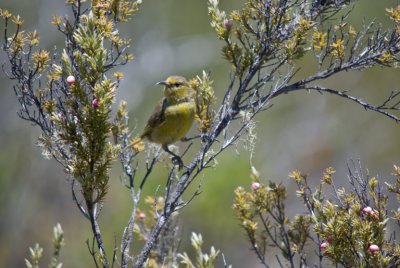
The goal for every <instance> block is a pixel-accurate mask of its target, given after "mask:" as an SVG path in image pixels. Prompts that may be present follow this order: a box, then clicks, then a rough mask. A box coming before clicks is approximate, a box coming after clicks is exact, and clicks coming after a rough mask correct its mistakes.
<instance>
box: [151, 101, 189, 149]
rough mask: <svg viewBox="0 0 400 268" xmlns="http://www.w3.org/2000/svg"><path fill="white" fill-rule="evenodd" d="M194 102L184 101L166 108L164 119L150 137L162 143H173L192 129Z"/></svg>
mask: <svg viewBox="0 0 400 268" xmlns="http://www.w3.org/2000/svg"><path fill="white" fill-rule="evenodd" d="M195 108H196V107H195V104H194V102H183V103H179V104H175V105H170V106H168V107H166V108H165V111H164V121H163V122H162V124H160V125H158V126H155V127H154V129H153V131H152V132H151V134H150V137H149V139H150V140H151V141H152V142H156V143H160V144H167V145H168V144H172V143H174V142H176V141H178V140H180V139H182V138H183V137H185V135H186V133H187V132H188V131H189V130H190V128H191V126H192V124H193V120H194V114H195Z"/></svg>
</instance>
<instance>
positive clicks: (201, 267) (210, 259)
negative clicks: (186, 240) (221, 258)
mask: <svg viewBox="0 0 400 268" xmlns="http://www.w3.org/2000/svg"><path fill="white" fill-rule="evenodd" d="M190 240H191V241H192V246H193V248H194V249H195V253H196V262H195V264H193V262H192V260H191V259H190V257H189V256H188V254H187V253H186V252H184V253H183V254H179V255H178V258H179V259H180V263H181V264H184V265H185V267H186V268H213V267H215V261H216V259H217V257H218V255H219V253H220V252H219V250H215V248H214V247H211V249H210V253H209V254H207V253H203V250H202V246H203V237H202V236H201V234H196V233H192V237H191V239H190ZM229 267H230V266H229Z"/></svg>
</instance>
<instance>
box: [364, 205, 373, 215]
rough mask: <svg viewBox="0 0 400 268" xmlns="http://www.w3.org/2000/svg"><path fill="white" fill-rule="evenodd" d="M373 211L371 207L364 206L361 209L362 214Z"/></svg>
mask: <svg viewBox="0 0 400 268" xmlns="http://www.w3.org/2000/svg"><path fill="white" fill-rule="evenodd" d="M373 212H374V211H373V210H372V208H371V207H365V208H363V210H362V213H364V214H366V215H368V214H371V213H373Z"/></svg>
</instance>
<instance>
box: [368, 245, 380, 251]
mask: <svg viewBox="0 0 400 268" xmlns="http://www.w3.org/2000/svg"><path fill="white" fill-rule="evenodd" d="M368 251H369V252H371V253H375V252H378V251H379V247H378V246H377V245H375V244H372V245H370V246H369V248H368Z"/></svg>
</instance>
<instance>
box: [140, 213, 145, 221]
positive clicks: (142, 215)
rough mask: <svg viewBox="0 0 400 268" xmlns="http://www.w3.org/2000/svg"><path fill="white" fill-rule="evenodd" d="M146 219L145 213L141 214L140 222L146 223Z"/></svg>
mask: <svg viewBox="0 0 400 268" xmlns="http://www.w3.org/2000/svg"><path fill="white" fill-rule="evenodd" d="M145 219H146V214H144V213H143V212H140V213H139V220H141V221H144V220H145Z"/></svg>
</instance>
